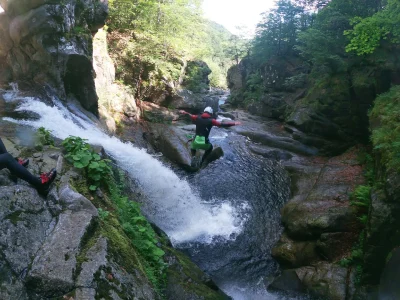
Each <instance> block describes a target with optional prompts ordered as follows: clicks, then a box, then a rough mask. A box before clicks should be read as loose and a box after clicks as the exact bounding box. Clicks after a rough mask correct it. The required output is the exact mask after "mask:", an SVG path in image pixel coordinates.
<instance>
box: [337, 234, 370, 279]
mask: <svg viewBox="0 0 400 300" xmlns="http://www.w3.org/2000/svg"><path fill="white" fill-rule="evenodd" d="M364 243H365V231H364V230H363V231H362V232H361V233H360V236H359V238H358V241H357V243H356V244H355V245H354V246H353V249H352V251H351V254H350V257H347V258H343V259H341V260H340V261H339V262H338V264H339V265H340V266H341V267H345V268H347V267H350V266H354V267H355V268H356V283H357V284H359V283H360V281H361V276H362V272H363V266H362V264H363V259H364V250H363V249H364Z"/></svg>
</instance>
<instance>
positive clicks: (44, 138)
mask: <svg viewBox="0 0 400 300" xmlns="http://www.w3.org/2000/svg"><path fill="white" fill-rule="evenodd" d="M50 132H51V131H50V130H47V129H46V128H44V127H40V128H39V129H38V130H37V132H36V134H37V137H38V139H39V143H40V144H41V145H49V146H54V140H53V138H52V137H51V133H50Z"/></svg>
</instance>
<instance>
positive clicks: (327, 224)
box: [282, 199, 356, 238]
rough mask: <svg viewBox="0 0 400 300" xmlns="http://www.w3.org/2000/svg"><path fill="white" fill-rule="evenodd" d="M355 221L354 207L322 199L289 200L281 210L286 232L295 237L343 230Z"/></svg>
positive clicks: (350, 226) (317, 235)
mask: <svg viewBox="0 0 400 300" xmlns="http://www.w3.org/2000/svg"><path fill="white" fill-rule="evenodd" d="M355 221H356V210H355V208H353V207H350V206H348V205H343V204H341V203H337V202H336V201H329V200H328V201H326V200H323V199H321V200H314V201H311V200H310V201H304V202H301V203H294V202H291V203H288V204H286V205H285V207H284V208H283V210H282V222H283V224H284V225H285V227H286V229H287V231H288V234H289V235H290V236H293V237H296V238H311V237H319V236H320V235H321V234H322V233H324V232H345V231H347V230H349V228H352V227H353V226H354V224H355Z"/></svg>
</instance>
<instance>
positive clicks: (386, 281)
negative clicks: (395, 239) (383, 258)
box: [379, 248, 400, 300]
mask: <svg viewBox="0 0 400 300" xmlns="http://www.w3.org/2000/svg"><path fill="white" fill-rule="evenodd" d="M399 276H400V248H397V249H394V250H393V251H392V252H391V255H390V258H389V260H388V262H387V264H386V266H385V269H384V270H383V273H382V276H381V280H380V285H379V299H388V300H389V299H400V286H399V283H398V281H397V280H394V279H396V278H399Z"/></svg>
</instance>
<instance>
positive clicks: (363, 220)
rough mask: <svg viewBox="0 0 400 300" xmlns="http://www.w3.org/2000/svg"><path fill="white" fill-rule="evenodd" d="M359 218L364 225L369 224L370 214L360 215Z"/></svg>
mask: <svg viewBox="0 0 400 300" xmlns="http://www.w3.org/2000/svg"><path fill="white" fill-rule="evenodd" d="M358 220H360V222H361V223H362V224H363V225H367V222H368V215H362V216H361V217H358Z"/></svg>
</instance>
